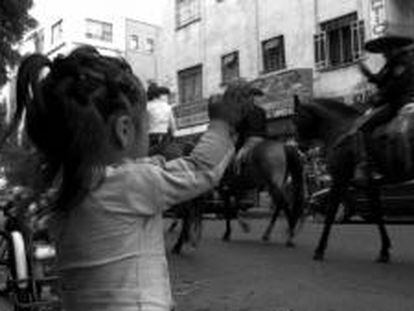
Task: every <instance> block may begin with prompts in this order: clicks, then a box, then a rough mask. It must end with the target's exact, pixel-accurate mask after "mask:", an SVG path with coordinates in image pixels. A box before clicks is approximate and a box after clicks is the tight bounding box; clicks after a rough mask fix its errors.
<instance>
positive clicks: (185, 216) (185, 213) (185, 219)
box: [172, 204, 191, 255]
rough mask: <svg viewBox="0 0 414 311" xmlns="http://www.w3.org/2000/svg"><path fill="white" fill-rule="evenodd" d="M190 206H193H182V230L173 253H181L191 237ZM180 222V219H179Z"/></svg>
mask: <svg viewBox="0 0 414 311" xmlns="http://www.w3.org/2000/svg"><path fill="white" fill-rule="evenodd" d="M188 208H191V206H189V205H187V204H185V205H183V206H182V207H181V214H182V215H181V216H182V217H181V231H180V234H179V236H178V239H177V242H176V243H175V244H174V247H173V249H172V253H173V254H177V255H178V254H180V253H181V250H182V248H183V245H184V243H185V242H186V241H188V238H189V226H190V219H189V210H188ZM177 224H178V220H177Z"/></svg>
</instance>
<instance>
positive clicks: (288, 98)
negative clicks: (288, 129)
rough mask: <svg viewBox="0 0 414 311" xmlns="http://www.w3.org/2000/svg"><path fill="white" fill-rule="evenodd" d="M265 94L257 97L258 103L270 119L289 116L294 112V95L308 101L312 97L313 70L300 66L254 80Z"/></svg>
mask: <svg viewBox="0 0 414 311" xmlns="http://www.w3.org/2000/svg"><path fill="white" fill-rule="evenodd" d="M253 84H254V85H255V86H256V87H258V88H260V89H261V90H262V91H263V92H264V93H265V95H264V96H262V97H257V104H258V105H260V106H261V107H263V108H264V109H265V110H266V115H267V118H268V119H275V118H281V117H287V116H290V115H292V114H293V112H294V111H293V109H294V107H293V96H294V95H298V96H299V97H300V98H301V100H303V101H304V102H308V101H309V100H310V99H311V98H312V90H313V71H312V69H310V68H298V69H292V70H289V71H284V72H282V73H274V74H270V75H266V76H263V77H260V78H258V79H256V80H254V81H253Z"/></svg>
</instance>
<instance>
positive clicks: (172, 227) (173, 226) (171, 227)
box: [167, 219, 178, 233]
mask: <svg viewBox="0 0 414 311" xmlns="http://www.w3.org/2000/svg"><path fill="white" fill-rule="evenodd" d="M177 226H178V219H174V220H173V222H172V223H171V225H170V226H169V227H168V229H167V232H168V233H172V232H174V230H175V228H177Z"/></svg>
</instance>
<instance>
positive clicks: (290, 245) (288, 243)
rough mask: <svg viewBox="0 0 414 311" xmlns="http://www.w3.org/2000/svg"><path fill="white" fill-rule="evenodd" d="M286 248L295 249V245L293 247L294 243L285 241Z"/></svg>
mask: <svg viewBox="0 0 414 311" xmlns="http://www.w3.org/2000/svg"><path fill="white" fill-rule="evenodd" d="M285 245H286V247H288V248H293V247H295V246H296V245H295V243H294V242H292V241H287V242H286V244H285Z"/></svg>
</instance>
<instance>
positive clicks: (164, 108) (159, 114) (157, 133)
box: [147, 82, 175, 154]
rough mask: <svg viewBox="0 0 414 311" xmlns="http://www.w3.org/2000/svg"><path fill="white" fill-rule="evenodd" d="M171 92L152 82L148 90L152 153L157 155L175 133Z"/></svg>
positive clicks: (149, 132)
mask: <svg viewBox="0 0 414 311" xmlns="http://www.w3.org/2000/svg"><path fill="white" fill-rule="evenodd" d="M169 95H170V90H169V89H168V88H167V87H163V86H158V85H157V84H156V83H154V82H152V83H150V85H149V86H148V90H147V99H148V105H147V111H148V123H149V131H148V134H149V140H150V150H151V151H150V153H152V154H153V153H156V151H157V150H160V149H162V146H164V145H165V144H166V143H168V142H169V141H170V138H171V137H172V134H173V131H174V124H175V122H174V115H173V111H172V107H171V105H170V104H169V101H168V99H169Z"/></svg>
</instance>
